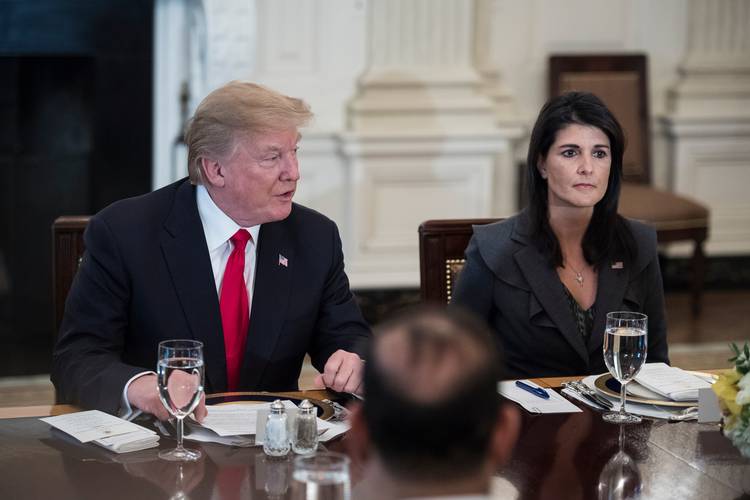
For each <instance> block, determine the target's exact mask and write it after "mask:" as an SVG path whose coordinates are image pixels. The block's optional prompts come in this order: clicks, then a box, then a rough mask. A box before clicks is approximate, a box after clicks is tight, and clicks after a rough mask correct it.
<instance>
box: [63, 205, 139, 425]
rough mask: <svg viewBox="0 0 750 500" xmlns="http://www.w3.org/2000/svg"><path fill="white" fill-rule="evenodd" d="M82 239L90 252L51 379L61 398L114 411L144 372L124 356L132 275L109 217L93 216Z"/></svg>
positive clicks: (67, 314)
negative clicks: (131, 382)
mask: <svg viewBox="0 0 750 500" xmlns="http://www.w3.org/2000/svg"><path fill="white" fill-rule="evenodd" d="M84 242H85V245H86V253H85V254H84V257H83V260H82V262H81V266H80V268H79V269H78V272H77V273H76V276H75V279H74V280H73V284H72V286H71V289H70V292H69V293H68V298H67V300H66V303H65V314H64V316H63V321H62V324H61V326H60V332H59V334H58V340H57V344H56V346H55V349H54V352H53V364H52V374H51V379H52V382H53V384H54V385H55V389H56V390H57V392H58V396H59V397H60V398H61V399H62V401H65V402H68V403H73V404H77V405H80V406H82V407H84V408H96V409H100V410H103V411H106V412H109V413H116V412H117V411H118V410H119V407H120V402H121V398H122V391H123V389H124V387H125V384H126V382H127V381H128V380H129V379H130V378H131V377H133V376H134V375H135V374H137V373H140V372H142V371H143V368H140V367H135V366H130V365H127V364H125V363H123V362H122V358H121V355H122V351H123V345H124V342H125V332H126V330H127V325H128V305H129V302H130V284H129V278H128V273H127V268H126V265H125V263H124V261H123V258H122V254H121V252H120V249H119V247H118V244H117V241H116V238H115V235H114V234H113V233H112V231H111V230H110V228H109V227H108V226H107V223H106V221H105V220H103V219H102V218H101V217H93V218H92V219H91V220H90V222H89V224H88V227H87V229H86V232H85V234H84Z"/></svg>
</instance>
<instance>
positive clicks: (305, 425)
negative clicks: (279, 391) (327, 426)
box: [292, 399, 318, 455]
mask: <svg viewBox="0 0 750 500" xmlns="http://www.w3.org/2000/svg"><path fill="white" fill-rule="evenodd" d="M317 449H318V420H317V412H316V409H315V406H313V404H312V403H310V401H308V400H307V399H305V400H304V401H302V402H301V403H300V405H299V410H298V412H297V419H296V421H295V424H294V440H293V441H292V450H294V453H297V454H298V455H310V454H312V453H315V450H317Z"/></svg>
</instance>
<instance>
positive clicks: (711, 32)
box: [668, 0, 750, 117]
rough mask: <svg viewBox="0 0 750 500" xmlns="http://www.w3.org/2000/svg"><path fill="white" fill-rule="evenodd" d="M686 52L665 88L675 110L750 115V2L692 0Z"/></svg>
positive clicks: (685, 113)
mask: <svg viewBox="0 0 750 500" xmlns="http://www.w3.org/2000/svg"><path fill="white" fill-rule="evenodd" d="M687 33H688V40H687V53H686V54H685V57H684V60H683V62H682V64H681V65H680V68H679V70H680V80H679V82H678V83H677V84H676V85H675V86H674V87H673V88H672V89H670V90H669V92H668V98H669V109H670V113H671V114H672V115H673V116H707V117H711V116H739V117H747V116H750V4H748V2H747V1H744V0H690V3H689V4H688V30H687Z"/></svg>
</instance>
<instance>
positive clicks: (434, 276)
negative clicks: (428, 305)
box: [419, 219, 502, 304]
mask: <svg viewBox="0 0 750 500" xmlns="http://www.w3.org/2000/svg"><path fill="white" fill-rule="evenodd" d="M499 220H502V219H446V220H428V221H426V222H423V223H422V224H420V225H419V276H420V283H421V286H420V289H421V294H422V301H423V302H440V303H443V304H447V303H448V302H450V300H451V293H452V291H453V286H454V285H455V283H456V280H457V279H458V274H459V273H460V272H461V269H462V268H463V266H464V263H465V262H466V259H464V250H466V246H467V245H468V244H469V240H470V239H471V235H472V226H474V225H482V224H490V223H492V222H496V221H499Z"/></svg>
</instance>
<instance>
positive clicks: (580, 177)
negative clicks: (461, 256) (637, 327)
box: [453, 92, 669, 378]
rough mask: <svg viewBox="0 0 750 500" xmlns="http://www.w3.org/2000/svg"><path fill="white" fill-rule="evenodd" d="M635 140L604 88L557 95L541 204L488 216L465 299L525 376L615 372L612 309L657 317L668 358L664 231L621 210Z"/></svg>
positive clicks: (532, 148) (655, 349)
mask: <svg viewBox="0 0 750 500" xmlns="http://www.w3.org/2000/svg"><path fill="white" fill-rule="evenodd" d="M624 149H625V139H624V135H623V132H622V128H621V127H620V124H619V123H618V121H617V119H616V118H615V117H614V116H613V115H612V113H611V112H610V111H609V109H607V107H606V106H605V105H604V103H603V102H602V101H601V100H600V99H599V98H598V97H596V96H595V95H593V94H590V93H585V92H570V93H567V94H563V95H561V96H559V97H555V98H553V99H551V100H550V101H548V102H547V103H546V104H545V105H544V107H543V108H542V110H541V112H540V114H539V117H538V118H537V121H536V124H535V125H534V129H533V131H532V133H531V141H530V143H529V153H528V158H527V161H528V188H529V206H528V207H527V208H526V209H525V210H523V211H521V212H520V213H519V214H518V215H515V216H513V217H511V218H509V219H506V220H504V221H502V222H498V223H495V224H489V225H486V226H476V227H475V228H474V235H473V237H472V239H471V242H470V243H469V246H468V247H467V249H466V265H465V267H464V269H463V271H462V272H461V275H460V278H459V280H458V284H457V286H456V290H455V291H454V293H453V303H454V304H458V305H462V306H464V307H466V308H468V309H470V310H472V311H474V312H476V313H477V314H479V315H480V316H481V317H483V318H485V319H486V320H487V321H488V322H489V323H490V325H491V326H492V327H493V328H494V330H495V333H496V335H497V340H498V342H500V344H501V345H502V349H503V352H504V353H505V356H506V361H507V371H508V375H509V376H510V377H513V378H520V377H536V376H561V375H583V374H591V373H603V372H606V371H607V368H606V366H605V365H604V359H603V356H602V339H603V335H604V324H605V319H606V314H607V313H608V312H610V311H637V312H642V313H644V314H646V315H648V360H649V361H663V362H666V363H668V362H669V359H668V355H667V339H666V322H665V318H664V291H663V287H662V280H661V272H660V270H659V261H658V258H657V253H656V233H655V231H654V230H653V229H652V228H650V227H648V226H645V225H643V224H641V223H638V222H635V221H632V220H627V219H624V218H623V217H622V216H620V215H618V214H617V203H618V200H619V196H620V183H621V178H622V158H623V152H624Z"/></svg>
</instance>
